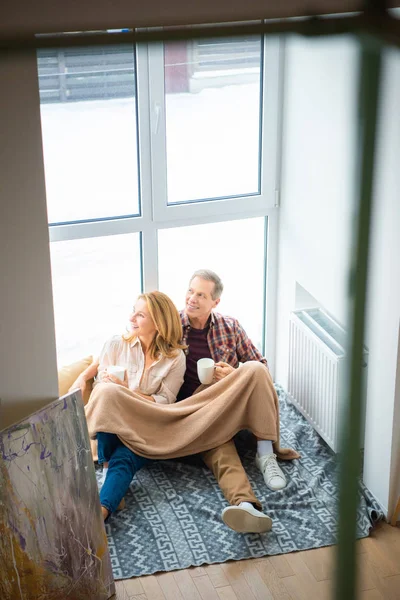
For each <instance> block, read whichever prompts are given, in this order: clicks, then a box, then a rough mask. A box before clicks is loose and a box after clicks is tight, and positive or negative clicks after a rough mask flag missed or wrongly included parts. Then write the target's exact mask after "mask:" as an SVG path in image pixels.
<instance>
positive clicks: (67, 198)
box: [39, 45, 139, 223]
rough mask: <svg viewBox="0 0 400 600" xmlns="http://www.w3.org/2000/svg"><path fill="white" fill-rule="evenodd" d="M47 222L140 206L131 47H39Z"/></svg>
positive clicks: (104, 214) (128, 211)
mask: <svg viewBox="0 0 400 600" xmlns="http://www.w3.org/2000/svg"><path fill="white" fill-rule="evenodd" d="M39 85H40V91H41V119H42V131H43V152H44V164H45V173H46V194H47V210H48V217H49V222H50V223H60V222H69V221H81V220H87V219H89V220H90V219H99V218H105V217H113V216H120V215H137V214H139V192H138V190H139V177H138V166H137V163H138V157H137V124H136V91H135V57H134V51H133V48H132V47H127V46H125V45H124V46H115V47H114V46H111V47H108V48H105V49H82V48H73V49H69V50H68V49H67V50H64V51H59V50H56V51H54V52H53V53H49V52H46V53H43V54H39Z"/></svg>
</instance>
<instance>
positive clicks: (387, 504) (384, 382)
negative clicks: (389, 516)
mask: <svg viewBox="0 0 400 600" xmlns="http://www.w3.org/2000/svg"><path fill="white" fill-rule="evenodd" d="M384 65H385V71H384V74H383V75H384V77H383V81H382V84H383V96H382V105H381V114H380V119H379V123H380V127H381V130H380V135H379V138H378V140H379V144H378V154H377V179H376V185H375V188H376V194H375V196H376V197H375V206H374V214H373V221H372V223H373V229H372V234H373V235H372V245H371V260H370V280H369V295H368V297H369V308H368V313H367V323H368V330H367V339H368V344H369V348H370V358H369V363H370V366H369V373H368V395H367V418H366V443H365V465H364V480H365V483H366V485H367V486H368V487H369V489H370V490H371V491H372V492H373V493H374V494H375V496H376V497H377V499H378V500H379V502H380V503H381V504H382V506H383V507H384V508H385V509H389V510H392V509H393V508H394V507H393V503H394V501H395V498H396V500H397V498H398V496H399V494H400V470H399V468H400V461H399V455H400V432H399V427H398V426H397V428H395V426H394V425H395V422H394V416H395V412H396V417H397V422H398V421H399V411H400V402H399V394H400V389H399V382H398V381H397V390H396V372H397V368H398V361H399V353H398V348H399V321H400V236H399V228H400V202H399V189H400V173H399V164H398V161H399V156H400V113H399V98H400V52H399V51H391V52H388V53H387V55H386V56H385V63H384ZM396 398H397V400H396V403H395V399H396ZM396 471H397V473H396ZM396 479H397V481H396ZM391 480H392V487H391V489H390V482H391Z"/></svg>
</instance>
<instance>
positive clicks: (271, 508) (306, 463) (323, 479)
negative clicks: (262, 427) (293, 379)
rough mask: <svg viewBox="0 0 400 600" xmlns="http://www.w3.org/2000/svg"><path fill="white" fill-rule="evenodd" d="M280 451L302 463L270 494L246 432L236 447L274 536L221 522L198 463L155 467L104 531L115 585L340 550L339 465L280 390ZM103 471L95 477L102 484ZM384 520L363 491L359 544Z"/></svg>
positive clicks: (216, 499) (290, 467) (218, 499)
mask: <svg viewBox="0 0 400 600" xmlns="http://www.w3.org/2000/svg"><path fill="white" fill-rule="evenodd" d="M277 392H278V396H279V401H280V411H281V444H282V446H289V447H291V448H295V449H296V450H298V451H299V452H300V453H301V456H302V458H301V460H295V461H291V462H288V463H286V462H282V461H281V462H280V466H281V467H282V470H283V471H284V472H285V474H286V476H287V480H288V485H287V487H286V488H285V489H284V490H281V491H279V492H271V491H269V490H268V488H267V487H266V485H265V484H264V480H263V477H262V475H261V473H260V472H259V470H258V469H257V468H256V466H255V464H254V456H255V441H254V437H253V436H252V435H251V434H250V433H248V432H241V433H240V434H238V435H237V436H236V439H235V442H236V445H237V448H238V451H239V454H240V456H241V458H242V461H243V464H244V467H245V469H246V472H247V474H248V476H249V478H250V481H251V484H252V486H253V489H254V491H255V494H256V496H257V497H258V498H259V500H260V501H261V502H262V504H263V507H264V511H265V512H266V513H267V514H268V515H269V516H270V517H271V518H272V520H273V527H272V531H271V532H269V533H265V534H261V535H259V534H241V533H236V532H235V531H232V530H231V529H229V528H228V527H226V526H225V525H224V523H223V522H222V520H221V516H220V515H221V511H222V509H223V508H225V506H227V503H226V501H225V499H224V497H223V495H222V493H221V491H220V489H219V487H218V485H217V483H216V481H215V479H214V477H213V475H212V474H211V472H210V471H209V470H208V469H207V468H205V467H204V466H203V464H202V462H201V461H199V460H198V459H196V458H190V459H184V460H183V459H182V460H170V461H158V462H154V464H152V465H150V466H148V467H146V468H144V469H142V470H141V471H139V473H138V474H137V475H136V476H135V478H134V479H133V481H132V484H131V486H130V490H129V493H128V494H127V496H126V497H125V500H126V508H125V509H124V510H123V511H120V512H118V513H116V514H115V515H113V516H112V518H111V519H110V520H109V522H108V523H107V525H106V531H107V537H108V545H109V549H110V555H111V562H112V568H113V574H114V577H115V578H116V579H125V578H129V577H135V576H139V575H149V574H151V573H155V572H157V571H172V570H175V569H185V568H187V567H190V566H200V565H203V564H205V563H206V564H212V563H221V562H225V561H228V560H241V559H244V558H256V557H261V556H266V555H272V554H283V553H287V552H293V551H295V550H307V549H310V548H319V547H321V546H329V545H331V544H334V543H336V528H337V496H338V489H337V484H336V479H337V477H336V476H337V461H336V458H335V455H334V453H333V452H332V451H331V450H330V448H329V447H328V446H327V445H326V444H325V442H324V441H323V440H322V439H321V438H320V437H319V435H318V434H317V433H316V432H315V431H314V429H313V428H312V427H311V425H309V424H308V422H307V421H306V420H305V419H304V418H303V417H302V415H300V414H299V413H298V411H297V410H296V409H295V408H294V406H292V405H291V404H290V403H289V402H288V401H287V400H286V394H285V392H284V391H283V390H282V389H281V388H280V387H279V386H277ZM100 474H101V471H99V470H98V471H97V476H98V478H100ZM382 517H383V514H382V512H381V509H380V507H379V505H378V504H377V503H376V501H375V500H374V498H373V497H372V495H371V494H370V493H369V492H368V490H367V489H366V488H365V486H364V485H363V484H362V483H360V502H359V509H358V516H357V537H359V538H362V537H366V536H368V534H369V532H370V529H371V527H372V526H373V524H374V523H375V522H377V521H378V520H379V519H381V518H382Z"/></svg>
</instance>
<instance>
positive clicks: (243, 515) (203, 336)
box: [71, 270, 298, 533]
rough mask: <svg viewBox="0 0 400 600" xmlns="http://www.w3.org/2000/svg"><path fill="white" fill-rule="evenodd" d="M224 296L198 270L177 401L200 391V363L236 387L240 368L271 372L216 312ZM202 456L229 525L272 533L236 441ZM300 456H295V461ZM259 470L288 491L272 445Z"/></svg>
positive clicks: (216, 281) (81, 382)
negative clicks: (247, 365)
mask: <svg viewBox="0 0 400 600" xmlns="http://www.w3.org/2000/svg"><path fill="white" fill-rule="evenodd" d="M222 291H223V285H222V282H221V279H220V278H219V277H218V275H217V274H216V273H214V272H213V271H209V270H200V271H196V272H195V273H194V274H193V276H192V277H191V279H190V282H189V289H188V292H187V294H186V302H185V308H184V310H182V311H181V313H180V316H181V321H182V328H183V340H182V341H183V343H184V344H185V345H187V346H188V350H187V353H186V373H185V378H184V383H183V385H182V387H181V389H180V391H179V394H178V398H177V401H179V400H183V399H184V398H187V397H188V396H191V395H192V394H193V393H194V391H195V390H196V389H197V388H198V387H199V385H200V381H199V379H198V376H197V360H198V359H200V358H206V357H208V358H212V359H213V360H214V361H215V363H216V364H215V376H214V379H215V381H220V380H221V379H223V378H225V377H227V376H230V378H231V381H232V385H234V384H235V370H236V368H237V367H239V364H240V363H244V362H249V361H255V362H257V363H261V364H263V365H265V368H266V369H268V364H267V361H266V360H265V358H263V356H262V355H261V353H260V352H259V351H258V350H257V348H256V347H255V346H254V345H253V344H252V342H251V341H250V339H249V338H248V336H247V334H246V332H245V331H244V329H243V328H242V327H241V325H240V324H239V322H238V321H237V320H236V319H233V318H231V317H225V316H223V315H221V314H219V313H217V312H215V310H214V309H215V308H216V307H217V306H218V304H219V302H220V297H221V294H222ZM96 373H97V363H93V364H92V365H90V367H89V368H88V369H86V371H84V372H83V373H82V374H81V375H80V377H78V379H77V380H76V382H75V383H74V385H73V386H72V387H71V389H73V388H76V387H80V388H81V389H82V392H83V391H84V388H85V387H86V382H87V381H88V380H89V379H91V378H92V377H93V376H94V375H95V374H96ZM255 376H256V374H255ZM201 456H202V459H203V460H204V462H205V464H206V465H207V466H208V467H209V468H210V469H211V470H212V472H213V474H214V476H215V478H216V480H217V481H218V484H219V486H220V487H221V490H222V491H223V493H224V496H225V498H226V499H227V501H228V502H229V504H230V506H229V507H227V508H225V509H224V510H223V511H222V519H223V521H224V522H225V523H226V524H227V525H228V526H229V527H231V528H232V529H234V530H235V531H238V532H256V533H261V532H265V531H269V530H270V529H271V526H272V521H271V519H270V518H269V517H268V516H267V515H265V514H263V513H262V512H261V510H260V509H261V504H260V502H259V501H258V500H257V498H256V497H255V495H254V492H253V490H252V488H251V485H250V482H249V479H248V477H247V475H246V473H245V470H244V468H243V465H242V463H241V460H240V458H239V456H238V454H237V451H236V447H235V444H234V442H233V440H231V441H229V442H227V443H225V444H223V445H222V446H219V447H217V448H214V449H212V450H208V451H206V452H203V453H202V455H201ZM297 456H298V455H296V453H294V452H293V453H292V455H291V456H290V458H294V457H297ZM256 465H257V466H258V468H259V469H260V471H261V472H262V474H263V477H264V481H265V483H266V484H267V486H268V487H269V488H270V489H271V490H274V491H275V490H280V489H282V488H284V487H285V486H286V479H285V476H284V474H283V472H282V471H281V469H280V467H279V466H278V464H277V461H276V455H275V454H274V452H273V442H272V440H258V441H257V455H256Z"/></svg>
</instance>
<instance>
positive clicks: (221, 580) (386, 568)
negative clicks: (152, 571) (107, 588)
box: [113, 523, 400, 600]
mask: <svg viewBox="0 0 400 600" xmlns="http://www.w3.org/2000/svg"><path fill="white" fill-rule="evenodd" d="M334 552H335V548H334V547H332V546H331V547H327V548H318V549H316V550H307V551H305V552H292V553H290V554H281V555H279V556H271V557H265V558H257V559H250V560H242V561H231V562H228V563H222V564H218V565H207V566H204V567H193V568H190V569H186V570H183V571H172V572H170V573H160V574H158V575H147V576H145V577H137V578H135V579H124V580H123V581H117V582H116V588H117V593H116V596H113V600H269V599H270V600H272V599H273V600H292V599H293V600H325V599H330V598H331V597H332V589H333V581H332V579H333V577H334ZM357 558H358V568H359V579H358V590H359V592H358V599H359V600H382V599H384V600H400V526H399V524H398V525H397V527H391V526H390V525H388V524H386V523H381V524H379V525H378V526H377V527H376V529H375V530H374V531H373V533H372V534H371V536H370V537H369V538H365V539H363V540H359V541H358V542H357Z"/></svg>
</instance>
